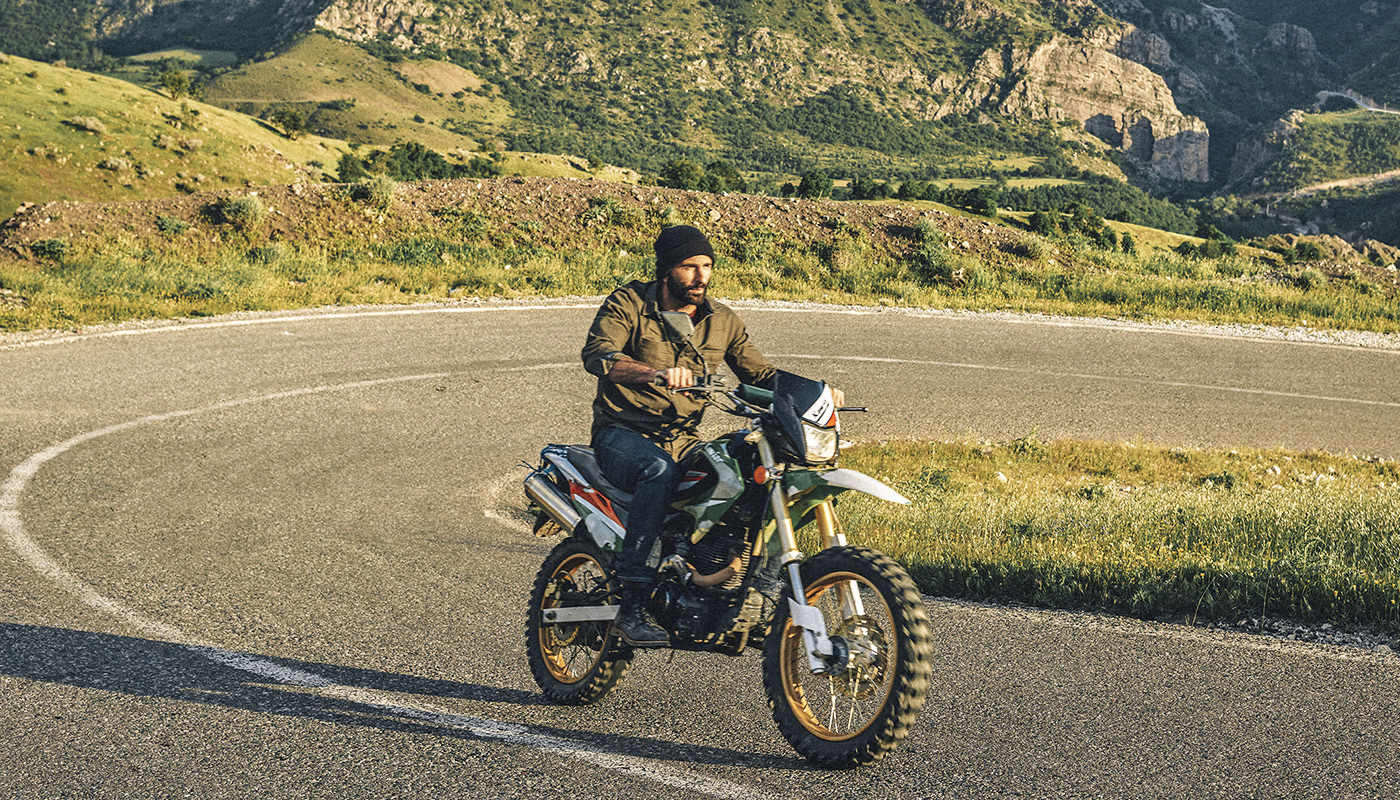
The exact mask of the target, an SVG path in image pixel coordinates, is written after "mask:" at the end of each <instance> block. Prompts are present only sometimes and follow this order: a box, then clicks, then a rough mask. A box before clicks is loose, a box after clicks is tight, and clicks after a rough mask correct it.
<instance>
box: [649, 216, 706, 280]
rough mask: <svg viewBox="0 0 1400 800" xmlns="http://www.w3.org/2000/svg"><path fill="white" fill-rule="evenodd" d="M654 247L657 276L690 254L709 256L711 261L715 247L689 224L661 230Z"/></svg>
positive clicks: (668, 270) (697, 229) (663, 273)
mask: <svg viewBox="0 0 1400 800" xmlns="http://www.w3.org/2000/svg"><path fill="white" fill-rule="evenodd" d="M654 248H655V250H656V277H657V278H660V277H661V276H662V275H665V274H666V273H668V272H670V271H671V268H672V267H674V266H675V265H677V264H679V263H681V262H682V261H684V260H686V259H687V258H690V257H691V256H709V257H710V260H711V261H713V260H714V258H715V249H714V248H713V247H711V246H710V240H709V239H706V238H705V234H703V233H701V232H700V229H699V228H696V227H694V226H691V225H673V226H671V227H669V228H666V229H665V230H663V231H661V235H660V236H658V237H656V244H655V245H654Z"/></svg>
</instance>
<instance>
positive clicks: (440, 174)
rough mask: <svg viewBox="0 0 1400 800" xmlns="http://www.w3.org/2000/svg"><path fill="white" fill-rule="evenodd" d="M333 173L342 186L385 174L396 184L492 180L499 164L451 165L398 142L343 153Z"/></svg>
mask: <svg viewBox="0 0 1400 800" xmlns="http://www.w3.org/2000/svg"><path fill="white" fill-rule="evenodd" d="M336 174H337V175H338V176H339V177H340V180H341V181H342V182H344V183H350V182H353V181H357V180H361V179H363V178H367V177H369V176H371V175H387V176H389V177H390V178H393V179H394V180H396V181H423V180H443V179H447V178H494V177H498V176H500V175H501V165H500V164H499V163H497V161H496V160H495V159H486V158H482V157H480V156H477V157H475V158H473V159H471V160H470V161H468V162H467V163H465V164H462V163H453V162H450V161H448V160H447V159H446V158H444V157H443V156H442V154H441V153H438V152H437V151H435V150H432V149H430V148H428V147H426V146H424V145H422V144H419V143H418V142H400V143H399V144H396V145H394V146H393V147H391V148H389V149H388V150H372V151H370V152H369V153H367V154H366V155H364V156H359V155H356V154H354V153H345V154H344V155H342V156H341V157H340V164H339V166H338V167H337V169H336Z"/></svg>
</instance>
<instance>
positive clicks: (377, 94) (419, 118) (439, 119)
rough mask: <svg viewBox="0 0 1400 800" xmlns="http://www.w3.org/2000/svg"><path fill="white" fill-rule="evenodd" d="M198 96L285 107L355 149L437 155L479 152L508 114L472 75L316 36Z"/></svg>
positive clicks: (243, 107)
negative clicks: (405, 148) (405, 147)
mask: <svg viewBox="0 0 1400 800" xmlns="http://www.w3.org/2000/svg"><path fill="white" fill-rule="evenodd" d="M205 97H206V99H208V100H209V101H210V102H213V103H218V104H219V105H222V106H226V107H231V108H236V109H238V110H240V111H244V112H246V113H248V114H252V115H255V116H260V115H262V114H264V113H266V112H267V111H268V110H269V109H270V108H273V107H276V106H286V105H290V106H293V107H295V108H297V109H299V110H301V111H302V112H303V113H304V114H306V115H307V118H308V122H309V124H310V126H311V127H312V129H314V130H317V131H319V132H322V133H324V134H326V135H328V136H333V137H335V138H339V139H345V140H347V141H349V142H352V143H355V144H370V145H382V146H388V145H392V144H394V143H396V142H400V141H416V142H420V143H422V144H424V145H426V146H428V147H431V148H433V149H435V150H442V151H450V150H454V149H462V150H481V149H483V144H490V143H489V142H487V143H483V142H482V141H481V135H482V133H481V132H482V131H490V130H492V129H493V128H495V127H497V126H499V125H500V123H501V122H503V121H504V120H505V119H506V118H507V117H508V116H509V115H510V113H511V108H510V104H508V103H506V102H504V101H502V100H501V99H500V98H499V97H498V96H497V93H496V92H494V91H493V90H492V88H491V87H490V86H488V85H487V84H485V83H484V82H483V81H482V80H481V78H479V77H478V76H477V75H476V74H475V73H474V72H472V71H471V70H468V69H465V68H463V67H461V66H458V65H456V64H453V63H451V62H447V61H440V60H436V59H428V58H425V59H415V60H409V59H399V60H397V61H396V62H395V63H389V62H387V61H385V60H382V59H380V58H376V57H375V56H373V55H371V54H369V53H368V52H366V51H365V50H364V49H362V48H360V47H358V46H356V45H353V44H350V43H348V42H344V41H341V40H338V39H332V38H331V37H328V36H322V35H312V36H307V37H305V38H304V39H302V40H300V41H299V42H297V43H296V44H294V45H292V46H291V47H290V48H289V49H287V50H286V51H285V52H282V53H280V54H278V55H277V56H276V57H274V58H271V59H268V60H265V61H257V62H251V63H247V64H244V65H243V66H241V67H239V68H237V69H235V70H233V71H231V72H228V73H226V74H223V75H220V76H219V77H218V78H216V79H215V80H214V81H213V82H211V83H210V84H209V86H208V87H207V88H206V90H205ZM468 121H470V123H471V128H470V129H468V128H467V124H468Z"/></svg>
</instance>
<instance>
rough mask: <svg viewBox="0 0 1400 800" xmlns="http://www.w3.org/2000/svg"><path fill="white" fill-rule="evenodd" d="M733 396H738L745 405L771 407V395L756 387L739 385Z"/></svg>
mask: <svg viewBox="0 0 1400 800" xmlns="http://www.w3.org/2000/svg"><path fill="white" fill-rule="evenodd" d="M734 394H736V395H738V396H739V399H740V400H743V401H744V402H745V403H751V404H753V405H756V406H771V405H773V393H772V392H771V391H769V390H767V389H760V388H758V387H757V386H750V385H748V384H747V383H741V384H739V388H738V389H736V390H734Z"/></svg>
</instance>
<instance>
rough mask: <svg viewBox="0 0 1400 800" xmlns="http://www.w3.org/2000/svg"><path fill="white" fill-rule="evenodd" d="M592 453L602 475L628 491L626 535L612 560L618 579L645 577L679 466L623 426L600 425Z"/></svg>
mask: <svg viewBox="0 0 1400 800" xmlns="http://www.w3.org/2000/svg"><path fill="white" fill-rule="evenodd" d="M593 453H594V456H595V457H596V458H597V459H598V469H600V470H602V472H603V477H605V478H607V479H608V480H609V481H611V482H612V484H613V485H614V486H616V487H617V488H619V489H621V490H623V491H624V492H631V493H632V504H631V505H630V506H628V508H627V537H626V538H625V539H623V540H622V552H621V553H620V554H619V556H618V560H617V576H618V579H619V580H621V581H622V582H623V583H630V584H634V585H635V584H638V583H649V582H650V581H651V579H652V577H653V571H652V570H651V569H649V568H648V567H647V557H648V556H650V555H651V549H652V546H653V545H655V544H656V539H657V537H658V536H660V535H661V521H662V518H663V517H664V515H665V513H666V506H667V504H668V503H669V502H670V500H671V494H672V493H673V492H675V490H676V481H677V480H678V479H679V478H680V472H681V470H680V467H678V466H676V462H675V460H674V459H672V458H671V456H670V455H668V454H667V453H666V451H665V450H662V449H661V448H660V447H657V446H656V445H655V444H654V443H652V441H651V440H650V439H648V438H647V437H645V436H643V435H641V434H640V433H637V432H636V431H630V430H627V429H626V428H619V427H616V426H612V427H608V428H604V429H603V430H601V431H599V432H598V435H597V436H595V437H593Z"/></svg>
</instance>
